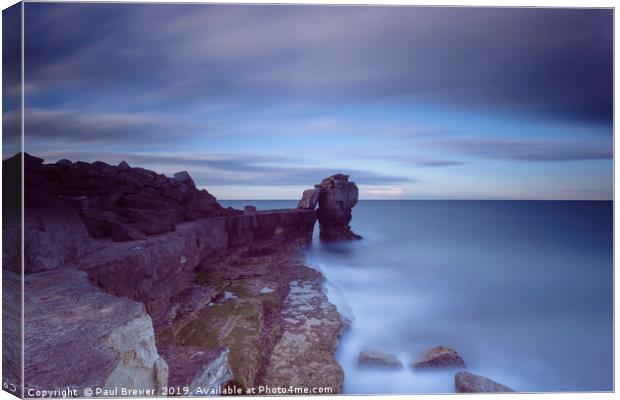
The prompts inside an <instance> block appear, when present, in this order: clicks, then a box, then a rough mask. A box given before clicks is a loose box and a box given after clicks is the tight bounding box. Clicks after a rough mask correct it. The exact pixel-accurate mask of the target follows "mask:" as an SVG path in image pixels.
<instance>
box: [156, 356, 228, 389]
mask: <svg viewBox="0 0 620 400" xmlns="http://www.w3.org/2000/svg"><path fill="white" fill-rule="evenodd" d="M160 353H161V355H162V357H164V358H165V360H166V361H167V362H168V366H169V369H170V376H169V381H168V386H169V387H170V388H171V390H172V393H168V394H170V395H181V396H208V395H214V394H218V393H219V390H220V388H221V387H222V386H224V384H226V383H227V382H228V381H229V380H230V379H232V372H231V371H230V367H229V365H228V348H226V347H220V348H211V349H207V348H203V347H192V346H170V347H164V348H162V349H161V350H160ZM177 388H178V392H176V390H177Z"/></svg>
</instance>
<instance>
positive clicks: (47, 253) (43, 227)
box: [24, 208, 91, 273]
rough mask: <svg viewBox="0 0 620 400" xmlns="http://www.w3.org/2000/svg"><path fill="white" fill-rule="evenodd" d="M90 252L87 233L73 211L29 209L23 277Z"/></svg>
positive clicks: (64, 209) (27, 213)
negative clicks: (24, 273)
mask: <svg viewBox="0 0 620 400" xmlns="http://www.w3.org/2000/svg"><path fill="white" fill-rule="evenodd" d="M90 248H91V246H90V237H89V235H88V231H87V230H86V227H85V226H84V224H83V223H82V221H81V220H80V218H79V216H78V215H77V213H76V212H75V211H74V210H73V209H71V208H57V209H31V210H28V212H26V213H25V215H24V261H25V265H24V268H25V272H26V273H32V272H38V271H46V270H50V269H56V268H59V267H62V266H63V265H66V264H69V263H71V262H72V261H73V260H75V259H77V258H78V257H80V256H82V255H84V254H86V253H87V252H88V251H89V250H90Z"/></svg>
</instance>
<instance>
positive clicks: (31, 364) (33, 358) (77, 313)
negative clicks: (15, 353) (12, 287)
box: [24, 269, 168, 397]
mask: <svg viewBox="0 0 620 400" xmlns="http://www.w3.org/2000/svg"><path fill="white" fill-rule="evenodd" d="M25 290H26V292H27V293H28V295H27V296H26V297H25V321H26V323H25V343H24V349H25V355H24V360H25V365H24V367H25V368H24V370H25V381H26V382H27V388H32V389H43V390H54V389H56V388H58V387H61V388H66V387H69V388H72V389H76V390H77V395H78V396H79V397H83V390H84V389H85V388H95V387H98V388H102V389H110V390H113V389H115V388H119V390H120V389H121V388H126V389H136V390H143V391H146V390H148V391H151V392H149V393H151V395H155V394H157V393H158V391H159V390H160V389H161V388H163V387H165V386H166V385H167V384H168V366H167V364H166V362H165V361H164V360H163V359H162V358H161V357H160V356H159V353H158V352H157V348H156V346H155V337H154V332H153V325H152V323H151V318H150V317H149V315H148V314H147V313H146V310H145V309H144V306H143V305H142V304H140V303H138V302H135V301H132V300H129V299H127V298H121V297H115V296H112V295H109V294H106V293H104V292H102V291H100V290H98V289H96V288H94V287H93V286H92V285H91V284H90V282H89V280H88V277H87V275H86V273H84V272H80V271H75V270H69V269H61V270H54V271H49V272H42V273H38V274H30V275H27V276H26V279H25ZM144 394H147V393H146V392H145V393H144ZM147 395H148V394H147Z"/></svg>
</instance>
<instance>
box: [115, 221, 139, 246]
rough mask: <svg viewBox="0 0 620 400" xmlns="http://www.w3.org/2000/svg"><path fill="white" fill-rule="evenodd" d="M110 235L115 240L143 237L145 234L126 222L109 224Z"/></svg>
mask: <svg viewBox="0 0 620 400" xmlns="http://www.w3.org/2000/svg"><path fill="white" fill-rule="evenodd" d="M110 235H111V236H112V239H114V240H115V241H116V242H127V241H130V240H141V239H145V238H146V235H145V234H144V233H143V232H142V231H140V230H138V229H136V228H134V227H132V226H130V225H127V224H113V225H111V226H110Z"/></svg>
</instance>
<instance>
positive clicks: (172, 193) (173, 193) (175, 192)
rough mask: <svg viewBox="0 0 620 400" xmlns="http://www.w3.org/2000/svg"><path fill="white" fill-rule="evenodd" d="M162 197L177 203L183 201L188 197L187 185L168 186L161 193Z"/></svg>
mask: <svg viewBox="0 0 620 400" xmlns="http://www.w3.org/2000/svg"><path fill="white" fill-rule="evenodd" d="M162 193H163V195H164V196H166V197H168V198H170V199H172V200H176V201H178V202H182V201H184V200H185V199H186V198H187V197H188V196H189V195H190V188H189V187H188V185H187V184H185V183H181V184H180V185H174V186H168V187H167V188H165V189H164V190H163V191H162Z"/></svg>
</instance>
